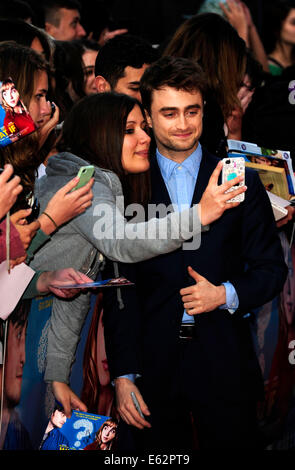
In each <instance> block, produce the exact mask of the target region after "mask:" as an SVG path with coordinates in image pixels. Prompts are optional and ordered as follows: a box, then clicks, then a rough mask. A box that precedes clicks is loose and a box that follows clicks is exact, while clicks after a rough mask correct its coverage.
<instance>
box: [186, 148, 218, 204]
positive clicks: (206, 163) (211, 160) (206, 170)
mask: <svg viewBox="0 0 295 470" xmlns="http://www.w3.org/2000/svg"><path fill="white" fill-rule="evenodd" d="M219 160H220V159H219V158H217V157H215V156H213V155H211V154H210V153H208V152H207V150H205V149H203V152H202V160H201V164H200V168H199V173H198V178H197V181H196V185H195V190H194V194H193V198H192V205H193V204H198V203H199V202H200V200H201V198H202V194H203V192H204V191H205V189H206V187H207V185H208V181H209V179H210V177H211V174H212V172H213V170H214V169H215V167H216V165H217V163H218V161H219Z"/></svg>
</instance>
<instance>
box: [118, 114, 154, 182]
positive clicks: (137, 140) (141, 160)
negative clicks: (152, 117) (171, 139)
mask: <svg viewBox="0 0 295 470" xmlns="http://www.w3.org/2000/svg"><path fill="white" fill-rule="evenodd" d="M146 129H147V123H146V120H145V118H144V117H143V115H142V112H141V110H140V107H139V106H138V105H135V106H134V108H133V109H132V111H131V112H130V113H129V115H128V117H127V122H126V129H125V137H124V141H123V148H122V157H121V158H122V166H123V168H124V170H125V172H126V173H142V172H144V171H147V170H148V169H149V167H150V162H149V146H150V142H151V139H150V137H149V136H148V134H147V133H146Z"/></svg>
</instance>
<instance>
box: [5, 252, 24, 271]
mask: <svg viewBox="0 0 295 470" xmlns="http://www.w3.org/2000/svg"><path fill="white" fill-rule="evenodd" d="M26 258H27V255H24V256H21V257H20V258H15V259H11V260H10V261H9V264H10V269H13V268H14V267H15V266H17V265H18V264H21V263H23V262H24V261H26Z"/></svg>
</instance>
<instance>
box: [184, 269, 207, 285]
mask: <svg viewBox="0 0 295 470" xmlns="http://www.w3.org/2000/svg"><path fill="white" fill-rule="evenodd" d="M187 270H188V273H189V275H190V276H191V277H192V278H193V279H194V280H195V281H196V282H199V281H204V280H205V277H203V276H201V274H199V273H197V271H195V270H194V269H193V268H192V267H191V266H188V268H187Z"/></svg>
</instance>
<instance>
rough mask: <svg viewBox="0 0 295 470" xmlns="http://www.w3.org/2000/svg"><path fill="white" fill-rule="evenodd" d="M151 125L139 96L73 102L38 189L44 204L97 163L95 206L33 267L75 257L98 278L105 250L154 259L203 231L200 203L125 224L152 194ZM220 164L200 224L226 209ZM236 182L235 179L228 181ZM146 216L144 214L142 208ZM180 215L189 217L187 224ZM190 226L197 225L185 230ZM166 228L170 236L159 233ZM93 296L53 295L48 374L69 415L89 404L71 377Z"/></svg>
mask: <svg viewBox="0 0 295 470" xmlns="http://www.w3.org/2000/svg"><path fill="white" fill-rule="evenodd" d="M147 129H148V128H147V123H146V120H145V113H144V109H143V107H142V105H141V103H140V102H138V101H137V100H135V99H134V98H131V97H130V96H128V95H123V94H116V93H102V94H96V95H90V96H87V97H86V98H84V99H82V100H80V101H79V102H78V103H76V104H75V105H74V107H73V108H72V110H71V111H70V112H69V114H68V116H67V118H66V119H65V122H64V125H63V131H62V138H61V140H60V142H59V143H58V146H57V149H58V151H59V154H58V155H54V156H52V157H50V159H49V162H48V166H47V170H46V177H44V178H42V179H41V180H39V181H38V187H37V194H38V197H39V199H40V202H41V209H42V208H43V207H45V205H46V204H47V201H48V199H49V198H50V197H51V195H52V193H53V192H55V191H56V190H57V189H58V188H59V187H60V186H61V185H62V184H64V183H65V182H66V181H68V180H69V179H70V178H71V177H72V176H73V175H75V174H76V173H77V172H78V170H79V168H80V167H81V166H87V165H93V166H94V169H95V173H94V185H93V193H94V201H93V205H92V208H88V209H87V210H86V212H85V213H84V214H81V215H80V216H79V217H76V218H75V219H73V220H72V221H70V222H69V223H68V224H66V225H64V226H63V227H61V228H60V229H59V231H58V232H56V233H55V234H54V235H53V237H52V241H51V243H49V244H47V245H45V246H44V247H42V249H41V250H40V251H39V252H38V253H37V255H36V256H35V258H34V261H33V263H32V266H33V267H34V268H37V267H38V269H39V268H42V266H44V265H46V266H48V264H49V266H48V268H50V269H53V266H55V268H54V269H57V266H58V265H59V264H60V263H62V265H66V264H67V263H69V262H70V263H71V265H73V267H74V268H75V269H79V270H81V271H82V272H84V273H85V272H87V275H88V276H89V277H91V278H94V279H95V278H96V276H97V274H98V271H99V270H100V269H102V267H103V259H104V256H106V257H108V258H110V259H111V260H113V261H115V262H116V261H122V262H127V263H132V262H137V261H140V260H144V259H149V258H152V257H154V256H157V255H159V254H163V253H168V252H170V251H173V250H175V249H177V248H179V247H180V246H181V245H182V243H183V242H184V241H185V240H187V239H189V238H191V236H192V235H193V234H195V233H198V232H199V231H200V226H199V227H198V226H197V225H198V221H199V216H198V210H197V209H196V207H192V208H190V209H187V210H184V211H182V212H181V218H179V213H177V212H171V213H169V214H168V215H167V216H166V217H163V218H160V219H157V218H153V219H150V220H149V221H148V222H146V223H144V222H139V223H132V221H130V222H129V223H127V221H126V219H125V217H124V214H125V208H126V209H132V213H131V214H130V211H129V214H130V215H132V214H134V212H135V213H137V215H138V214H142V211H141V209H143V207H145V206H146V204H147V202H148V200H149V173H148V170H149V165H150V163H149V145H150V137H149V135H148V134H147ZM220 170H221V166H219V165H218V167H217V169H216V170H215V172H214V176H213V177H212V179H211V181H210V182H209V184H208V187H207V189H206V190H205V192H204V194H203V196H202V199H201V201H200V204H199V205H201V209H202V212H201V223H202V224H203V225H206V224H208V223H211V222H212V221H213V220H215V219H216V218H219V216H220V215H221V213H220V211H219V210H218V214H217V213H216V209H217V207H218V206H219V207H220V205H219V203H218V202H217V201H218V200H219V201H220V198H221V199H222V200H226V199H229V198H231V197H232V196H230V195H229V194H226V195H225V194H224V190H225V187H227V185H226V186H225V185H221V186H217V179H216V178H218V176H217V175H219V173H220ZM236 182H237V181H235V183H236ZM233 184H234V180H233V182H232V183H231V184H230V186H232V185H233ZM213 187H214V190H213V192H212V189H213ZM215 191H217V193H216V192H215ZM219 191H220V193H219ZM213 193H214V195H213ZM218 193H219V195H218ZM235 193H236V191H235V192H234V193H231V194H235ZM209 201H210V210H208V209H209V204H208V203H209ZM132 203H137V205H136V208H134V206H130V204H132ZM228 207H232V206H231V204H222V208H221V211H222V212H223V211H224V210H225V209H227V208H228ZM140 211H141V212H140ZM166 213H167V212H166ZM142 215H143V214H142ZM137 219H138V218H137ZM141 220H143V221H144V215H143V218H142V219H141ZM180 220H182V222H183V221H184V220H186V222H189V224H188V225H186V227H184V225H183V224H181V223H180ZM188 227H190V229H192V230H190V229H189V231H188V230H187V228H188ZM163 230H164V231H165V238H160V235H159V234H161V233H163ZM188 232H189V233H188ZM78 267H79V268H78ZM118 292H119V290H118ZM118 295H119V294H118ZM89 297H90V294H89V293H88V294H86V295H83V296H80V297H78V298H77V299H74V300H72V301H70V302H67V303H64V302H62V301H59V300H57V299H54V302H53V310H52V316H51V325H50V331H49V337H48V351H47V369H46V374H45V380H47V381H53V385H54V391H55V394H56V398H57V400H59V401H60V402H61V403H62V404H63V406H64V409H65V411H66V414H67V416H68V415H70V409H71V405H74V407H75V406H78V407H80V409H82V410H85V406H84V405H83V403H82V402H81V401H80V400H79V399H78V397H76V395H75V394H73V392H72V391H71V390H70V389H69V387H68V385H67V384H68V383H69V374H70V368H71V364H72V361H73V358H74V354H75V350H76V345H77V341H78V339H79V334H80V331H81V328H82V325H83V323H84V320H85V315H86V314H87V313H88V311H89V305H90V299H89ZM61 359H62V360H61Z"/></svg>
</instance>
